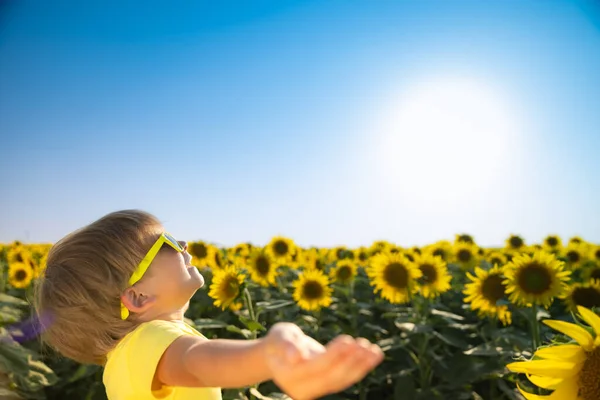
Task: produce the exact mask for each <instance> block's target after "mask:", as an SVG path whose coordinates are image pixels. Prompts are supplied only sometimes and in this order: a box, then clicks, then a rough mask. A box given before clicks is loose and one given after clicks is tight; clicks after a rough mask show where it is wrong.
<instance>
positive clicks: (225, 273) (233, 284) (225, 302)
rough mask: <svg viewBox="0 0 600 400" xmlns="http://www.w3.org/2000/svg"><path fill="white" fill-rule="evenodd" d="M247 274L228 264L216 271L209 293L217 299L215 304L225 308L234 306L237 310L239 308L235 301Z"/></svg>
mask: <svg viewBox="0 0 600 400" xmlns="http://www.w3.org/2000/svg"><path fill="white" fill-rule="evenodd" d="M244 278H245V275H244V274H241V273H240V272H239V271H238V270H236V269H235V268H233V267H231V266H227V267H225V268H223V269H218V270H215V271H214V274H213V280H212V283H211V285H210V290H209V292H208V295H209V296H210V297H212V298H213V299H214V300H215V306H217V307H221V309H223V310H224V309H225V308H226V307H230V306H233V307H232V308H233V309H234V310H235V309H236V308H237V309H239V307H238V305H240V306H241V304H239V302H238V304H236V303H234V301H235V300H236V299H237V298H238V297H239V295H240V288H241V286H242V283H244Z"/></svg>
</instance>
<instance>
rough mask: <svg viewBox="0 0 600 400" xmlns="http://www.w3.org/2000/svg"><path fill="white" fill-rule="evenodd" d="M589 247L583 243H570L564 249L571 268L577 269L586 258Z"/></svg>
mask: <svg viewBox="0 0 600 400" xmlns="http://www.w3.org/2000/svg"><path fill="white" fill-rule="evenodd" d="M586 253H587V248H586V247H585V246H584V245H581V244H569V245H568V246H567V247H566V248H565V249H564V258H565V259H566V262H567V265H568V266H569V267H571V269H575V268H577V267H579V266H581V264H582V263H583V262H584V261H585V260H586V258H587V254H586Z"/></svg>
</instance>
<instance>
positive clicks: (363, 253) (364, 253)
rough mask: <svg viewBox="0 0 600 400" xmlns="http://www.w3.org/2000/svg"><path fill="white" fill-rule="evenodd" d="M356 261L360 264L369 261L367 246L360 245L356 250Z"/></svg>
mask: <svg viewBox="0 0 600 400" xmlns="http://www.w3.org/2000/svg"><path fill="white" fill-rule="evenodd" d="M354 261H356V262H357V263H358V264H359V265H361V266H364V265H367V263H368V262H369V249H367V248H366V247H359V248H358V249H355V250H354Z"/></svg>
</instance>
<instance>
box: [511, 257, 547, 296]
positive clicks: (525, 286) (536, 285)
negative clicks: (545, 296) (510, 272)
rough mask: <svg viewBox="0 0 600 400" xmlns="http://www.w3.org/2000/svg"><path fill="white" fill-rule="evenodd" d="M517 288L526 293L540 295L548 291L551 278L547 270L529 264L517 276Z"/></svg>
mask: <svg viewBox="0 0 600 400" xmlns="http://www.w3.org/2000/svg"><path fill="white" fill-rule="evenodd" d="M518 281H519V287H520V288H521V290H523V291H524V292H526V293H531V294H542V293H545V292H546V291H547V290H548V289H550V285H551V284H552V277H551V276H550V274H549V273H548V270H547V269H546V268H545V267H544V266H542V265H540V264H537V263H531V264H529V265H527V266H525V267H524V268H523V270H522V271H521V273H520V274H519V279H518Z"/></svg>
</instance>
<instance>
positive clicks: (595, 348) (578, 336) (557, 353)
mask: <svg viewBox="0 0 600 400" xmlns="http://www.w3.org/2000/svg"><path fill="white" fill-rule="evenodd" d="M577 311H579V315H580V316H581V319H583V320H584V321H585V322H586V323H587V324H588V325H589V326H590V327H591V332H593V333H590V332H588V330H586V329H585V328H583V327H581V326H579V325H575V324H572V323H569V322H565V321H555V320H545V321H544V323H545V324H546V325H548V326H549V327H551V328H553V329H555V330H557V331H559V332H561V333H563V334H565V335H567V336H569V337H571V338H573V340H575V341H576V342H577V343H576V344H575V343H572V344H571V343H569V344H559V345H554V346H548V347H542V348H540V349H537V351H536V352H535V353H534V355H533V360H530V361H520V362H514V363H511V364H508V365H507V366H506V367H507V368H508V369H509V370H510V371H512V372H517V373H525V374H527V378H528V379H529V380H530V381H531V382H532V383H533V384H534V385H536V386H538V387H541V388H544V389H548V390H554V392H552V394H551V395H549V396H539V395H533V394H530V393H527V392H525V391H524V390H523V389H521V387H520V386H518V385H517V386H518V389H519V391H520V392H521V394H522V395H523V396H525V398H526V399H528V400H544V399H546V398H547V399H548V400H552V399H556V400H560V399H565V400H566V399H568V400H597V399H600V379H598V377H600V317H599V316H598V315H596V314H594V313H593V312H592V311H590V310H589V309H587V308H585V307H581V306H578V307H577ZM593 334H594V335H595V338H594V336H592V335H593Z"/></svg>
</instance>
